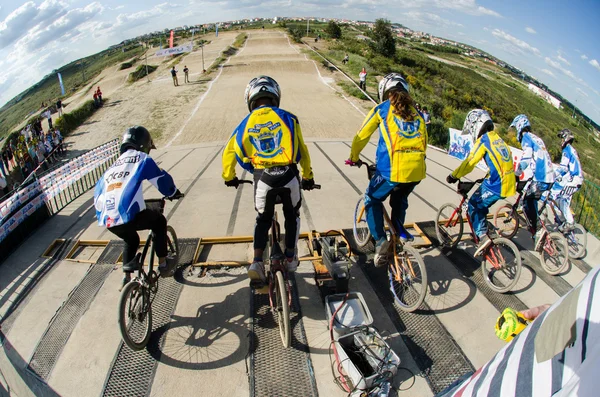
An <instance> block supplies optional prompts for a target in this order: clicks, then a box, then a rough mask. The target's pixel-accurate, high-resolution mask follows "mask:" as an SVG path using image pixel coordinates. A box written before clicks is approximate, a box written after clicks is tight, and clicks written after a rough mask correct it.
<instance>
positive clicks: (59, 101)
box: [56, 98, 62, 117]
mask: <svg viewBox="0 0 600 397" xmlns="http://www.w3.org/2000/svg"><path fill="white" fill-rule="evenodd" d="M56 111H57V112H58V117H62V101H61V100H60V98H58V101H56Z"/></svg>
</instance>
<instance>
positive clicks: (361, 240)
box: [352, 196, 372, 249]
mask: <svg viewBox="0 0 600 397" xmlns="http://www.w3.org/2000/svg"><path fill="white" fill-rule="evenodd" d="M352 233H353V234H354V240H356V245H357V246H358V247H359V248H361V249H364V248H366V247H367V246H368V245H369V243H370V242H371V241H372V240H371V232H370V230H369V225H368V224H367V212H366V211H365V196H361V197H360V198H359V199H358V202H357V203H356V208H355V209H354V222H353V224H352Z"/></svg>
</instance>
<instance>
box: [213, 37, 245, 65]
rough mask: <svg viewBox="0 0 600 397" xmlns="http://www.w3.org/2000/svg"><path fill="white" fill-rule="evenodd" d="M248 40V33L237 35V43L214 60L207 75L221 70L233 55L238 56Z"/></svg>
mask: <svg viewBox="0 0 600 397" xmlns="http://www.w3.org/2000/svg"><path fill="white" fill-rule="evenodd" d="M247 38H248V35H247V34H246V33H240V34H238V35H237V37H236V38H235V41H234V42H233V44H232V45H231V46H229V47H227V49H226V50H224V51H223V52H221V55H220V56H219V57H218V58H217V59H215V60H214V62H213V63H212V64H211V65H210V66H209V67H208V69H207V70H206V73H207V74H209V73H212V72H214V71H215V70H217V69H218V68H219V66H221V65H222V64H224V63H225V62H226V61H227V59H229V57H232V56H233V55H235V54H237V52H238V50H239V49H240V48H241V47H242V46H243V45H244V43H245V42H246V39H247Z"/></svg>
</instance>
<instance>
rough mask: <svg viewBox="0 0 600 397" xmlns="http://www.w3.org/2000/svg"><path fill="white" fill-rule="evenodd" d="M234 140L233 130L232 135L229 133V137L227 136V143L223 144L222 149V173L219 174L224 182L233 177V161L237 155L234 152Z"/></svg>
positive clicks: (234, 161)
mask: <svg viewBox="0 0 600 397" xmlns="http://www.w3.org/2000/svg"><path fill="white" fill-rule="evenodd" d="M236 131H237V130H236ZM235 140H236V133H235V132H234V133H233V135H231V137H230V138H229V141H228V142H227V145H225V149H224V150H223V158H222V162H223V173H222V174H221V176H222V177H223V179H224V180H225V182H228V181H230V180H232V179H233V178H235V163H236V162H237V156H236V153H235V146H236V145H235Z"/></svg>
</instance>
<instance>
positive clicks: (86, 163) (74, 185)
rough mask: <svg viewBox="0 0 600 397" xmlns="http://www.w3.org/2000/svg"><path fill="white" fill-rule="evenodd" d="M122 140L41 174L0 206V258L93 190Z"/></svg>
mask: <svg viewBox="0 0 600 397" xmlns="http://www.w3.org/2000/svg"><path fill="white" fill-rule="evenodd" d="M118 154H119V141H118V140H116V139H115V140H112V141H110V142H107V143H105V144H103V145H100V146H98V147H96V148H94V149H92V150H90V151H88V152H86V153H84V154H82V155H80V156H78V157H75V158H73V159H71V160H69V161H68V162H67V163H64V164H62V165H60V166H58V167H56V168H54V169H52V170H49V171H47V172H44V173H42V174H40V175H37V174H32V175H31V176H30V177H29V178H28V179H27V180H26V185H25V186H23V185H22V186H20V187H19V188H18V189H16V190H15V191H13V192H12V193H11V194H9V195H8V197H7V198H5V200H3V201H2V202H1V203H0V257H3V258H6V257H7V256H8V254H9V253H10V252H11V251H12V250H13V249H14V248H16V247H17V246H18V245H19V242H20V241H22V240H23V239H24V238H25V237H26V236H27V235H29V234H30V233H31V232H32V231H33V230H34V229H35V228H37V227H38V225H39V224H40V223H41V222H42V221H44V220H46V219H48V218H49V217H50V216H52V215H54V214H56V213H57V212H59V211H60V210H61V209H63V208H64V207H66V206H67V205H68V204H69V203H71V202H72V201H73V200H75V199H76V198H78V197H79V196H81V195H82V194H83V193H85V192H86V191H88V190H89V189H91V188H93V187H94V186H95V184H96V182H97V181H98V179H99V178H100V177H101V176H102V175H103V174H104V172H105V171H106V170H107V169H108V167H110V166H111V165H112V163H113V162H114V161H115V160H116V159H117V157H118Z"/></svg>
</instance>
